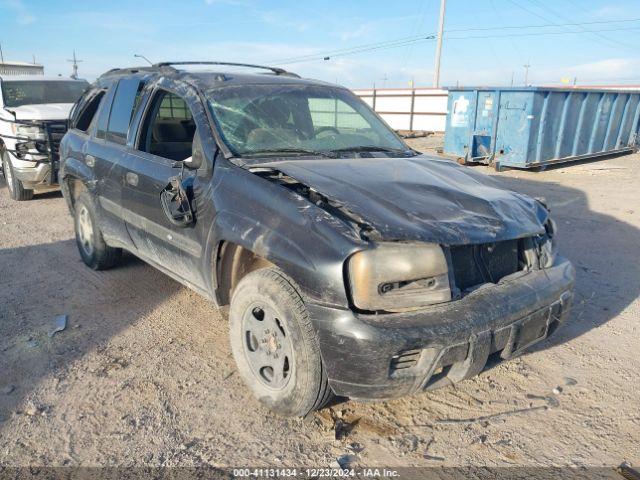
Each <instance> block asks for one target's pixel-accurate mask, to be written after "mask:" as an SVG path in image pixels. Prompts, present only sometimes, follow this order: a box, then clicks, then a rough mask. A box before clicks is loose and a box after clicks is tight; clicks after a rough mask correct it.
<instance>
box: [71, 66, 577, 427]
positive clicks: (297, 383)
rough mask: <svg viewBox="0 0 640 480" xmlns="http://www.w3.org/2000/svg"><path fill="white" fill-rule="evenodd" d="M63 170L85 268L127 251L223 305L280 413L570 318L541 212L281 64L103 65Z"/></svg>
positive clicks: (565, 275) (386, 389) (398, 378)
mask: <svg viewBox="0 0 640 480" xmlns="http://www.w3.org/2000/svg"><path fill="white" fill-rule="evenodd" d="M186 63H193V64H195V63H206V64H208V66H206V67H204V68H208V69H210V71H194V70H193V67H190V68H186V67H184V66H182V65H184V64H186ZM239 67H244V68H245V70H244V71H245V73H238V71H242V68H239ZM201 68H202V67H201ZM246 72H249V73H246ZM259 72H264V73H259ZM61 159H62V160H61V161H62V165H61V171H60V179H61V185H62V189H63V193H64V196H65V198H66V201H67V203H68V205H69V208H70V210H71V213H72V215H73V216H74V219H75V230H76V240H77V243H78V248H79V250H80V255H81V256H82V259H83V260H84V262H85V263H86V264H87V265H88V266H89V267H91V268H94V269H96V270H99V269H105V268H109V267H112V266H114V265H115V264H116V263H117V261H118V259H119V257H120V255H121V252H122V250H123V249H124V250H127V251H129V252H132V253H133V254H134V255H137V256H138V257H140V258H142V259H144V260H145V261H147V262H149V263H150V264H151V265H153V266H155V267H157V268H158V269H160V270H162V271H163V272H165V273H166V274H167V275H169V276H171V277H173V278H174V279H176V280H178V281H179V282H181V283H183V284H184V285H187V286H188V287H190V288H192V289H194V290H196V291H197V292H199V293H201V294H202V295H204V296H205V297H207V298H208V299H210V300H211V301H212V302H214V303H215V304H216V305H218V306H222V305H227V304H230V309H229V329H230V339H231V346H232V350H233V354H234V357H235V360H236V362H237V366H238V371H239V373H240V374H241V375H242V377H243V378H244V380H245V381H246V383H247V384H248V385H249V387H250V388H251V389H252V390H253V392H254V394H255V396H256V397H257V398H258V399H259V400H260V401H261V402H262V403H264V404H265V405H266V406H268V407H269V408H271V409H273V410H274V411H277V412H279V413H282V414H286V415H304V414H306V413H308V412H309V411H311V410H313V409H317V408H320V407H321V406H322V405H323V404H325V402H327V400H328V399H329V397H330V396H331V395H332V394H334V393H335V394H338V395H341V396H345V397H352V398H362V399H380V398H388V397H392V396H399V395H404V394H409V393H412V392H417V391H421V390H425V389H431V388H436V387H440V386H444V385H448V384H451V383H452V382H457V381H460V380H462V379H465V378H469V377H471V376H473V375H476V374H478V373H479V372H480V371H482V369H483V368H484V367H485V365H486V363H487V360H488V357H489V356H490V355H493V356H494V357H496V358H503V359H507V358H510V357H513V356H514V355H517V354H519V353H520V352H521V351H522V350H523V349H525V348H526V347H528V346H529V345H531V344H533V343H535V342H537V341H540V340H541V339H543V338H546V337H547V336H548V335H550V334H551V333H552V332H553V331H554V330H555V329H556V328H557V327H558V326H559V325H560V324H561V323H562V322H563V320H564V319H565V318H566V316H567V313H568V310H569V307H570V304H571V299H572V289H573V283H574V269H573V267H572V266H571V264H570V263H569V262H568V261H567V260H565V259H564V258H562V257H560V256H558V255H557V253H556V240H555V225H554V223H553V221H552V220H551V219H550V218H549V213H548V209H547V207H546V206H545V204H544V203H543V202H541V201H539V200H534V199H532V198H529V197H526V196H523V195H520V194H517V193H514V192H512V191H509V190H506V189H504V188H502V187H501V186H500V185H499V184H497V183H496V181H495V180H493V179H491V178H490V177H487V176H485V175H483V174H481V173H478V172H476V171H474V170H473V169H471V168H469V167H464V166H461V165H458V164H457V163H455V162H452V161H449V160H446V159H442V158H438V157H433V156H426V155H421V154H419V153H417V152H415V151H413V150H412V149H410V148H409V147H407V145H406V144H405V143H404V142H403V141H402V140H401V139H400V138H399V137H398V136H397V135H396V134H395V133H394V132H393V131H392V130H391V129H390V128H389V127H388V126H387V125H386V124H385V123H384V122H383V121H382V120H381V119H380V118H379V117H378V116H377V115H376V114H375V113H374V112H373V111H372V110H371V109H370V108H369V107H368V106H367V105H366V104H365V103H363V102H362V101H361V100H360V99H358V98H357V97H356V96H355V95H353V94H352V93H351V92H349V91H348V90H347V89H345V88H341V87H338V86H335V85H330V84H326V83H322V82H318V81H313V80H306V79H301V78H299V77H298V76H297V75H294V74H292V73H289V72H286V71H284V70H281V69H278V68H271V67H259V66H255V65H242V66H241V65H238V64H225V63H219V62H181V63H162V64H157V65H154V66H152V67H144V68H132V69H119V70H111V71H109V72H107V73H106V74H104V75H103V76H101V77H100V78H99V79H98V80H97V81H96V82H95V83H94V84H93V85H92V87H91V88H90V89H89V90H88V91H87V92H86V93H85V95H84V96H83V97H82V98H81V99H80V101H79V102H78V103H77V105H76V106H75V108H74V111H73V115H72V118H71V124H70V130H69V132H68V133H67V134H66V136H65V137H64V139H63V141H62V146H61Z"/></svg>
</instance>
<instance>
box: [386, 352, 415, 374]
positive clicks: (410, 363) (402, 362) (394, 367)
mask: <svg viewBox="0 0 640 480" xmlns="http://www.w3.org/2000/svg"><path fill="white" fill-rule="evenodd" d="M420 353H422V350H420V349H415V350H402V351H401V352H399V353H398V354H396V355H394V356H393V357H391V365H390V369H391V373H397V372H402V371H403V370H407V369H409V368H412V367H415V366H416V365H417V364H418V360H419V359H420Z"/></svg>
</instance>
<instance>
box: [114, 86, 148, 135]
mask: <svg viewBox="0 0 640 480" xmlns="http://www.w3.org/2000/svg"><path fill="white" fill-rule="evenodd" d="M141 93H142V82H140V80H139V79H137V78H125V79H122V80H120V81H119V82H118V85H117V89H116V93H115V97H114V99H113V104H112V106H111V114H110V115H109V124H108V127H107V135H106V139H107V140H110V141H112V142H116V143H120V144H123V145H124V144H125V143H127V134H128V132H129V125H130V124H131V119H132V118H133V112H134V111H135V108H136V107H137V105H138V103H139V100H140V95H141Z"/></svg>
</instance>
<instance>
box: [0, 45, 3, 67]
mask: <svg viewBox="0 0 640 480" xmlns="http://www.w3.org/2000/svg"><path fill="white" fill-rule="evenodd" d="M0 63H4V53H2V43H0Z"/></svg>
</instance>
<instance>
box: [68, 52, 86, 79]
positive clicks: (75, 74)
mask: <svg viewBox="0 0 640 480" xmlns="http://www.w3.org/2000/svg"><path fill="white" fill-rule="evenodd" d="M82 61H83V60H78V59H77V58H76V51H75V50H74V51H73V59H71V60H67V62H71V63H73V73H72V74H71V78H73V79H74V80H75V79H77V78H78V63H79V62H82Z"/></svg>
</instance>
